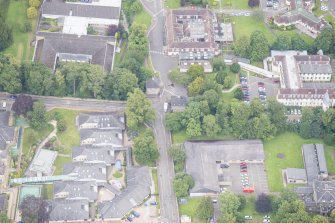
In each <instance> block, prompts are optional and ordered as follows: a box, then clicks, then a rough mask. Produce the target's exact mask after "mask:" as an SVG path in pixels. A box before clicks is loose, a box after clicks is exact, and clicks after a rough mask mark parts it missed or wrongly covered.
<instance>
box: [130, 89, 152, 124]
mask: <svg viewBox="0 0 335 223" xmlns="http://www.w3.org/2000/svg"><path fill="white" fill-rule="evenodd" d="M126 115H127V125H128V127H129V128H131V129H137V128H139V127H140V126H143V125H144V123H147V122H151V121H153V120H154V119H155V111H154V110H153V108H152V106H151V102H150V101H149V99H147V98H146V97H145V95H144V93H143V92H142V91H141V90H140V89H138V88H137V89H135V90H134V92H132V93H129V94H128V99H127V107H126Z"/></svg>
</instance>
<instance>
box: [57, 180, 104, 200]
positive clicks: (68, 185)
mask: <svg viewBox="0 0 335 223" xmlns="http://www.w3.org/2000/svg"><path fill="white" fill-rule="evenodd" d="M53 185H54V195H56V194H58V193H67V194H68V195H67V197H66V199H88V200H90V201H92V200H97V199H98V185H97V183H96V182H95V181H87V182H81V181H55V182H54V184H53Z"/></svg>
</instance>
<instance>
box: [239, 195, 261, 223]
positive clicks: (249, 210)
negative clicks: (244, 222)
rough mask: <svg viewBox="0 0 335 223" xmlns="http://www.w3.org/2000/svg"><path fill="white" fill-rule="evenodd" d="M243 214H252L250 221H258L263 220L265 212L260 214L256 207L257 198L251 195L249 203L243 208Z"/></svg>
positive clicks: (251, 222)
mask: <svg viewBox="0 0 335 223" xmlns="http://www.w3.org/2000/svg"><path fill="white" fill-rule="evenodd" d="M242 214H243V215H244V216H245V215H250V216H252V220H248V222H250V223H258V222H263V214H260V213H258V212H257V211H256V207H255V198H254V197H249V198H247V203H246V205H245V207H244V209H243V210H242Z"/></svg>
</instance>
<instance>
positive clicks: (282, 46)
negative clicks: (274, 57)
mask: <svg viewBox="0 0 335 223" xmlns="http://www.w3.org/2000/svg"><path fill="white" fill-rule="evenodd" d="M272 49H273V50H290V49H292V44H291V39H290V37H288V36H287V35H284V34H281V35H279V36H278V37H277V39H276V41H275V42H274V43H273V45H272Z"/></svg>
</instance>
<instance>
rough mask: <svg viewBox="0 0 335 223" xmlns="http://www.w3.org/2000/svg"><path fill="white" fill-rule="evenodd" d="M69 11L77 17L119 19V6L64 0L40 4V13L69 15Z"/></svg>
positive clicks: (51, 0)
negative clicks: (75, 2)
mask: <svg viewBox="0 0 335 223" xmlns="http://www.w3.org/2000/svg"><path fill="white" fill-rule="evenodd" d="M70 11H72V16H78V17H89V18H103V19H119V17H120V8H118V7H109V6H97V5H90V4H87V5H84V4H73V3H71V2H65V1H64V0H48V1H44V2H43V4H42V6H41V12H42V14H48V15H58V16H60V15H63V16H69V15H70Z"/></svg>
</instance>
